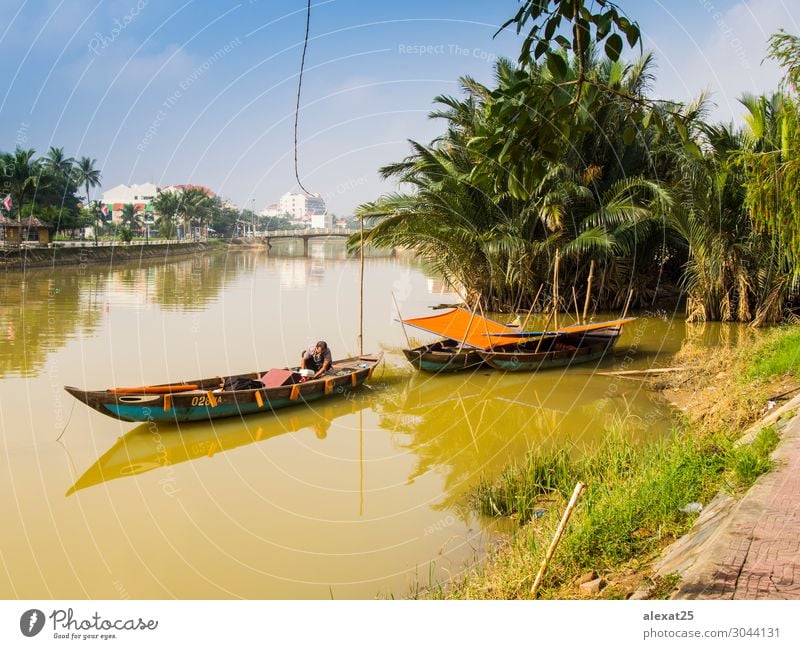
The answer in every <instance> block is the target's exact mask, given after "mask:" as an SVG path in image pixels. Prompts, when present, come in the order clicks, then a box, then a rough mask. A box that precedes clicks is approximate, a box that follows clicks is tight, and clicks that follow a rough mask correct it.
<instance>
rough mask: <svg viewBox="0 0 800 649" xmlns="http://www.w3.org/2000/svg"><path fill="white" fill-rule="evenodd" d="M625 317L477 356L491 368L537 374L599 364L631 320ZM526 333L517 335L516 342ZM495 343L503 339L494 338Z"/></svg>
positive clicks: (568, 328) (572, 328) (558, 332)
mask: <svg viewBox="0 0 800 649" xmlns="http://www.w3.org/2000/svg"><path fill="white" fill-rule="evenodd" d="M633 320H634V318H626V319H623V320H616V321H611V322H603V323H593V324H590V325H576V326H572V327H564V328H563V329H559V330H557V331H556V332H554V333H553V334H546V335H545V336H542V334H541V332H530V333H535V334H537V335H536V336H531V337H529V339H528V340H527V341H526V342H523V343H519V342H516V341H515V342H514V343H513V344H510V345H509V344H500V345H498V346H495V347H494V348H493V349H492V350H489V351H484V350H481V351H479V352H478V353H479V354H480V356H481V358H482V359H483V360H484V362H485V363H487V364H488V365H489V366H490V367H493V368H495V369H498V370H504V371H506V372H536V371H538V370H545V369H550V368H553V367H565V366H568V365H577V364H580V363H590V362H592V361H599V360H600V359H602V358H603V356H605V355H606V354H607V353H608V352H610V351H612V350H613V349H614V347H615V346H616V344H617V341H618V340H619V337H620V334H621V333H622V326H623V325H624V324H626V323H628V322H631V321H633ZM528 333H529V332H518V333H517V334H516V335H515V339H517V340H518V339H519V338H521V337H522V338H525V337H526V334H528ZM497 340H503V338H502V337H497Z"/></svg>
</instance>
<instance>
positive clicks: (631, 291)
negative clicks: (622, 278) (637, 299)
mask: <svg viewBox="0 0 800 649" xmlns="http://www.w3.org/2000/svg"><path fill="white" fill-rule="evenodd" d="M632 298H633V289H631V290H630V291H629V292H628V299H627V300H626V301H625V310H624V311H623V312H622V319H623V320H624V319H625V316H627V315H628V307H629V306H630V305H631V299H632Z"/></svg>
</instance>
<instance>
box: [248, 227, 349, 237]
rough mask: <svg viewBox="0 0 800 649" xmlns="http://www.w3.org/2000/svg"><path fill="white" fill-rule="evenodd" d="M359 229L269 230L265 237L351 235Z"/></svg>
mask: <svg viewBox="0 0 800 649" xmlns="http://www.w3.org/2000/svg"><path fill="white" fill-rule="evenodd" d="M356 232H358V230H351V229H349V228H311V229H308V230H268V231H267V232H265V233H264V234H263V236H264V237H270V238H272V237H298V238H300V237H309V236H311V237H330V236H334V237H335V236H339V237H349V236H350V235H352V234H355V233H356Z"/></svg>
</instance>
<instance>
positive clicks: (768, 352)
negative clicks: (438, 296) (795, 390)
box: [743, 327, 800, 381]
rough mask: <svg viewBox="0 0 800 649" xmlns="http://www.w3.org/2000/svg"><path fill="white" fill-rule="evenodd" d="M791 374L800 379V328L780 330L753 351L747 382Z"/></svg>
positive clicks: (744, 377)
mask: <svg viewBox="0 0 800 649" xmlns="http://www.w3.org/2000/svg"><path fill="white" fill-rule="evenodd" d="M785 374H791V375H793V376H794V377H795V378H798V379H800V328H798V327H791V328H788V327H787V328H783V327H782V328H780V329H778V330H777V331H776V332H775V333H774V334H773V335H771V336H770V337H768V338H767V339H766V340H765V341H764V342H763V343H762V344H760V345H757V346H756V347H755V349H754V350H753V357H752V360H751V361H750V362H749V363H748V367H747V369H746V371H745V372H744V374H743V379H744V380H745V381H753V380H767V379H770V378H773V377H776V376H783V375H785Z"/></svg>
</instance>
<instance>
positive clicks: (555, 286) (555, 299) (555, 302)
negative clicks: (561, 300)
mask: <svg viewBox="0 0 800 649" xmlns="http://www.w3.org/2000/svg"><path fill="white" fill-rule="evenodd" d="M559 258H560V253H559V252H558V250H556V263H555V264H554V266H553V314H554V315H553V325H554V329H556V330H558V260H559Z"/></svg>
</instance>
